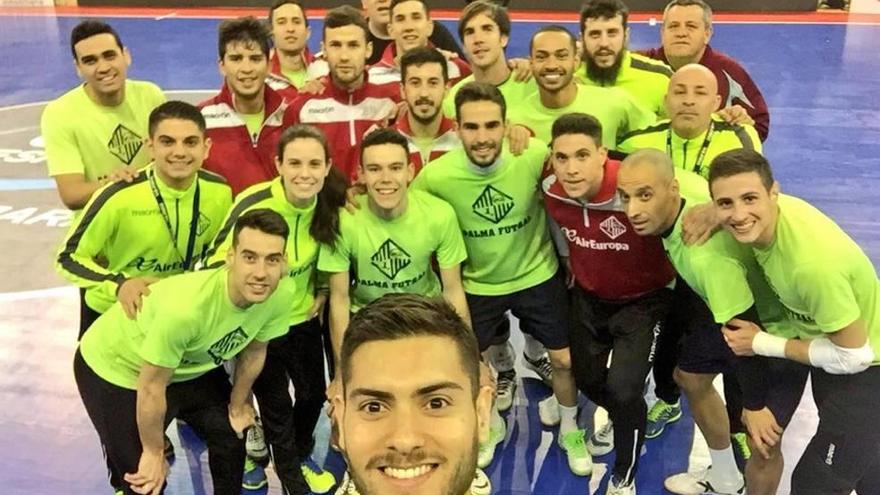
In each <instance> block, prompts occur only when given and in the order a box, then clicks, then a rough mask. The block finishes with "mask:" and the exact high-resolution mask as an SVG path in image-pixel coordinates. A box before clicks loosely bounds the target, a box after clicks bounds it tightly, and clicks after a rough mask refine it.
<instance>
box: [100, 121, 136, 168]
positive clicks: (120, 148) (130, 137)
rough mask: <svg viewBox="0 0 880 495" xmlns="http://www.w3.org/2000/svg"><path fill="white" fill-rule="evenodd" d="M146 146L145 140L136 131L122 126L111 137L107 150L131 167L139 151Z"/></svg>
mask: <svg viewBox="0 0 880 495" xmlns="http://www.w3.org/2000/svg"><path fill="white" fill-rule="evenodd" d="M143 145H144V140H143V138H141V137H140V136H138V135H137V133H135V132H134V131H132V130H131V129H129V128H128V127H125V126H124V125H122V124H119V125H118V126H116V130H115V131H113V135H112V136H110V142H108V143H107V149H109V150H110V153H113V155H114V156H116V158H119V159H120V160H121V161H123V162H124V163H125V164H126V165H131V161H132V160H134V157H135V156H137V154H138V151H140V150H141V147H142V146H143Z"/></svg>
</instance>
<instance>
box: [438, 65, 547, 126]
mask: <svg viewBox="0 0 880 495" xmlns="http://www.w3.org/2000/svg"><path fill="white" fill-rule="evenodd" d="M472 81H474V75H473V74H471V75H469V76H467V77H465V78H464V79H462V80H461V81H458V82H457V83H456V84H455V86H453V87H452V88H450V90H449V91H447V92H446V97H445V98H443V115H445V116H447V117H448V118H450V119H453V120H455V95H456V94H457V93H458V90H459V89H461V87H462V86H464V85H465V84H467V83H469V82H472ZM497 88H498V91H500V92H501V95H502V96H504V101H505V103H507V114H508V117H509V116H510V109H511V107H513V106H514V105H519V104H521V102H523V101H525V98H526V97H527V96H528V95H530V94H531V93H534V92H535V91H538V84H537V83H536V82H535V78H529V80H528V81H517V80H516V79H514V78H513V73H511V75H510V76H509V77H508V78H507V79H506V80H505V81H504V82H503V83H501V84H499V85H498V86H497Z"/></svg>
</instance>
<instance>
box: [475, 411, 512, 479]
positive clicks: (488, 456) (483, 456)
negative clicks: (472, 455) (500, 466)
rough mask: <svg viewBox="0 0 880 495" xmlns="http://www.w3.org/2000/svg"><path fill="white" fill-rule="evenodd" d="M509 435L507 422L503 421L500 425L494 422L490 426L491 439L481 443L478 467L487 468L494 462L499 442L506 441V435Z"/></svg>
mask: <svg viewBox="0 0 880 495" xmlns="http://www.w3.org/2000/svg"><path fill="white" fill-rule="evenodd" d="M505 436H507V423H505V422H503V421H501V422H499V423H498V425H496V424H494V422H493V424H492V425H490V427H489V440H487V441H486V443H484V444H480V451H479V454H478V455H477V467H479V468H480V469H485V468H487V467H489V464H492V459H494V458H495V449H496V448H497V447H498V444H500V443H501V442H503V441H504V437H505Z"/></svg>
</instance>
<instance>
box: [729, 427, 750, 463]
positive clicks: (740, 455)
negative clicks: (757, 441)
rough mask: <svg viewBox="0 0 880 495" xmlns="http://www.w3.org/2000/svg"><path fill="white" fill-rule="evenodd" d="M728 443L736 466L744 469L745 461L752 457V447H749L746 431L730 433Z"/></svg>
mask: <svg viewBox="0 0 880 495" xmlns="http://www.w3.org/2000/svg"><path fill="white" fill-rule="evenodd" d="M730 445H731V446H732V447H733V456H734V457H735V458H736V464H737V466H742V467H741V468H740V469H745V465H746V462H747V461H748V460H749V458H750V457H752V449H750V448H749V438H748V435H747V434H746V433H734V434H733V435H730Z"/></svg>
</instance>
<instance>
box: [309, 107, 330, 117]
mask: <svg viewBox="0 0 880 495" xmlns="http://www.w3.org/2000/svg"><path fill="white" fill-rule="evenodd" d="M332 111H333V107H308V108H307V109H306V113H308V114H312V115H320V114H322V113H330V112H332Z"/></svg>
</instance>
